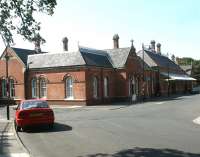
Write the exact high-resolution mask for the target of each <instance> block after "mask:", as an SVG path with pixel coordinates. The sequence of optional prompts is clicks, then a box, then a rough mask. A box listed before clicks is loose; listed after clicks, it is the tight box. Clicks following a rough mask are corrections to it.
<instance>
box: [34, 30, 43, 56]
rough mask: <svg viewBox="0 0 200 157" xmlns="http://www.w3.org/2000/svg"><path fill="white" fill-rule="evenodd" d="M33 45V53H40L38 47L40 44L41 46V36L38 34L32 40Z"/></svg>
mask: <svg viewBox="0 0 200 157" xmlns="http://www.w3.org/2000/svg"><path fill="white" fill-rule="evenodd" d="M34 44H35V52H36V53H41V52H42V51H41V47H40V44H41V36H40V35H39V34H37V35H36V36H35V38H34Z"/></svg>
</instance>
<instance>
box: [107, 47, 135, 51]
mask: <svg viewBox="0 0 200 157" xmlns="http://www.w3.org/2000/svg"><path fill="white" fill-rule="evenodd" d="M128 48H130V49H131V47H122V48H117V49H114V48H113V49H103V50H104V51H107V50H119V49H128Z"/></svg>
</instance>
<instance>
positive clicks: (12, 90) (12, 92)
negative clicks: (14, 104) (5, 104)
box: [9, 79, 15, 97]
mask: <svg viewBox="0 0 200 157" xmlns="http://www.w3.org/2000/svg"><path fill="white" fill-rule="evenodd" d="M9 87H10V97H14V96H15V85H14V80H13V79H11V80H10V81H9Z"/></svg>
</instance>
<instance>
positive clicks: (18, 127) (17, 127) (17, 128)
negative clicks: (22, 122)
mask: <svg viewBox="0 0 200 157" xmlns="http://www.w3.org/2000/svg"><path fill="white" fill-rule="evenodd" d="M15 129H16V131H21V127H20V126H18V125H17V123H16V121H15Z"/></svg>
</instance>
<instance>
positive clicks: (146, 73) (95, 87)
mask: <svg viewBox="0 0 200 157" xmlns="http://www.w3.org/2000/svg"><path fill="white" fill-rule="evenodd" d="M113 41H114V48H113V49H107V50H96V49H91V48H86V47H79V48H78V51H76V52H68V39H67V38H64V39H63V47H64V50H65V52H62V53H46V52H41V50H40V48H38V47H37V48H36V50H37V51H36V50H27V49H19V48H11V47H9V48H7V49H6V50H5V51H4V52H3V54H2V55H1V58H0V89H1V90H0V97H6V96H8V93H6V91H9V95H10V97H13V98H14V99H16V100H21V99H31V98H45V99H47V100H48V101H49V103H50V104H54V105H56V104H60V105H61V104H63V105H93V104H102V103H109V102H113V101H122V100H130V101H137V100H139V99H141V97H143V96H145V97H152V96H154V95H157V93H166V83H167V82H166V81H165V80H166V72H168V71H169V70H168V69H169V67H170V76H171V77H170V78H172V76H173V75H172V74H174V73H175V74H176V75H181V77H182V76H183V75H184V76H185V74H184V73H183V71H180V70H179V68H178V66H177V65H176V64H175V63H172V61H170V60H169V59H167V58H166V57H164V56H162V55H161V54H158V53H156V52H154V51H152V50H150V49H145V50H144V51H139V52H138V55H139V56H138V55H137V54H136V51H135V48H134V46H133V43H132V45H131V47H128V48H119V36H118V35H114V37H113ZM154 47H155V46H154ZM154 50H155V49H154ZM143 52H144V56H145V58H142V57H141V54H143ZM6 55H8V56H9V61H8V66H7V67H8V82H9V83H8V84H9V85H7V83H6V61H5V56H6ZM146 58H148V60H146ZM157 58H159V60H161V63H163V60H165V61H166V63H168V64H167V65H168V66H162V65H160V64H158V62H157ZM143 59H144V61H145V62H143ZM149 61H150V62H149ZM171 66H173V67H174V68H173V67H171ZM143 69H144V70H143ZM172 72H173V73H172ZM167 74H169V72H168V73H167ZM161 75H162V76H161ZM161 77H162V78H163V79H161ZM187 77H188V76H187ZM188 78H189V77H188ZM167 80H171V79H169V78H168V79H167ZM181 83H182V82H180V85H179V82H175V84H176V88H177V89H178V90H179V89H180V91H182V89H181V88H182V84H181ZM7 89H8V90H7ZM172 90H174V87H173V86H172V85H170V92H172Z"/></svg>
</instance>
